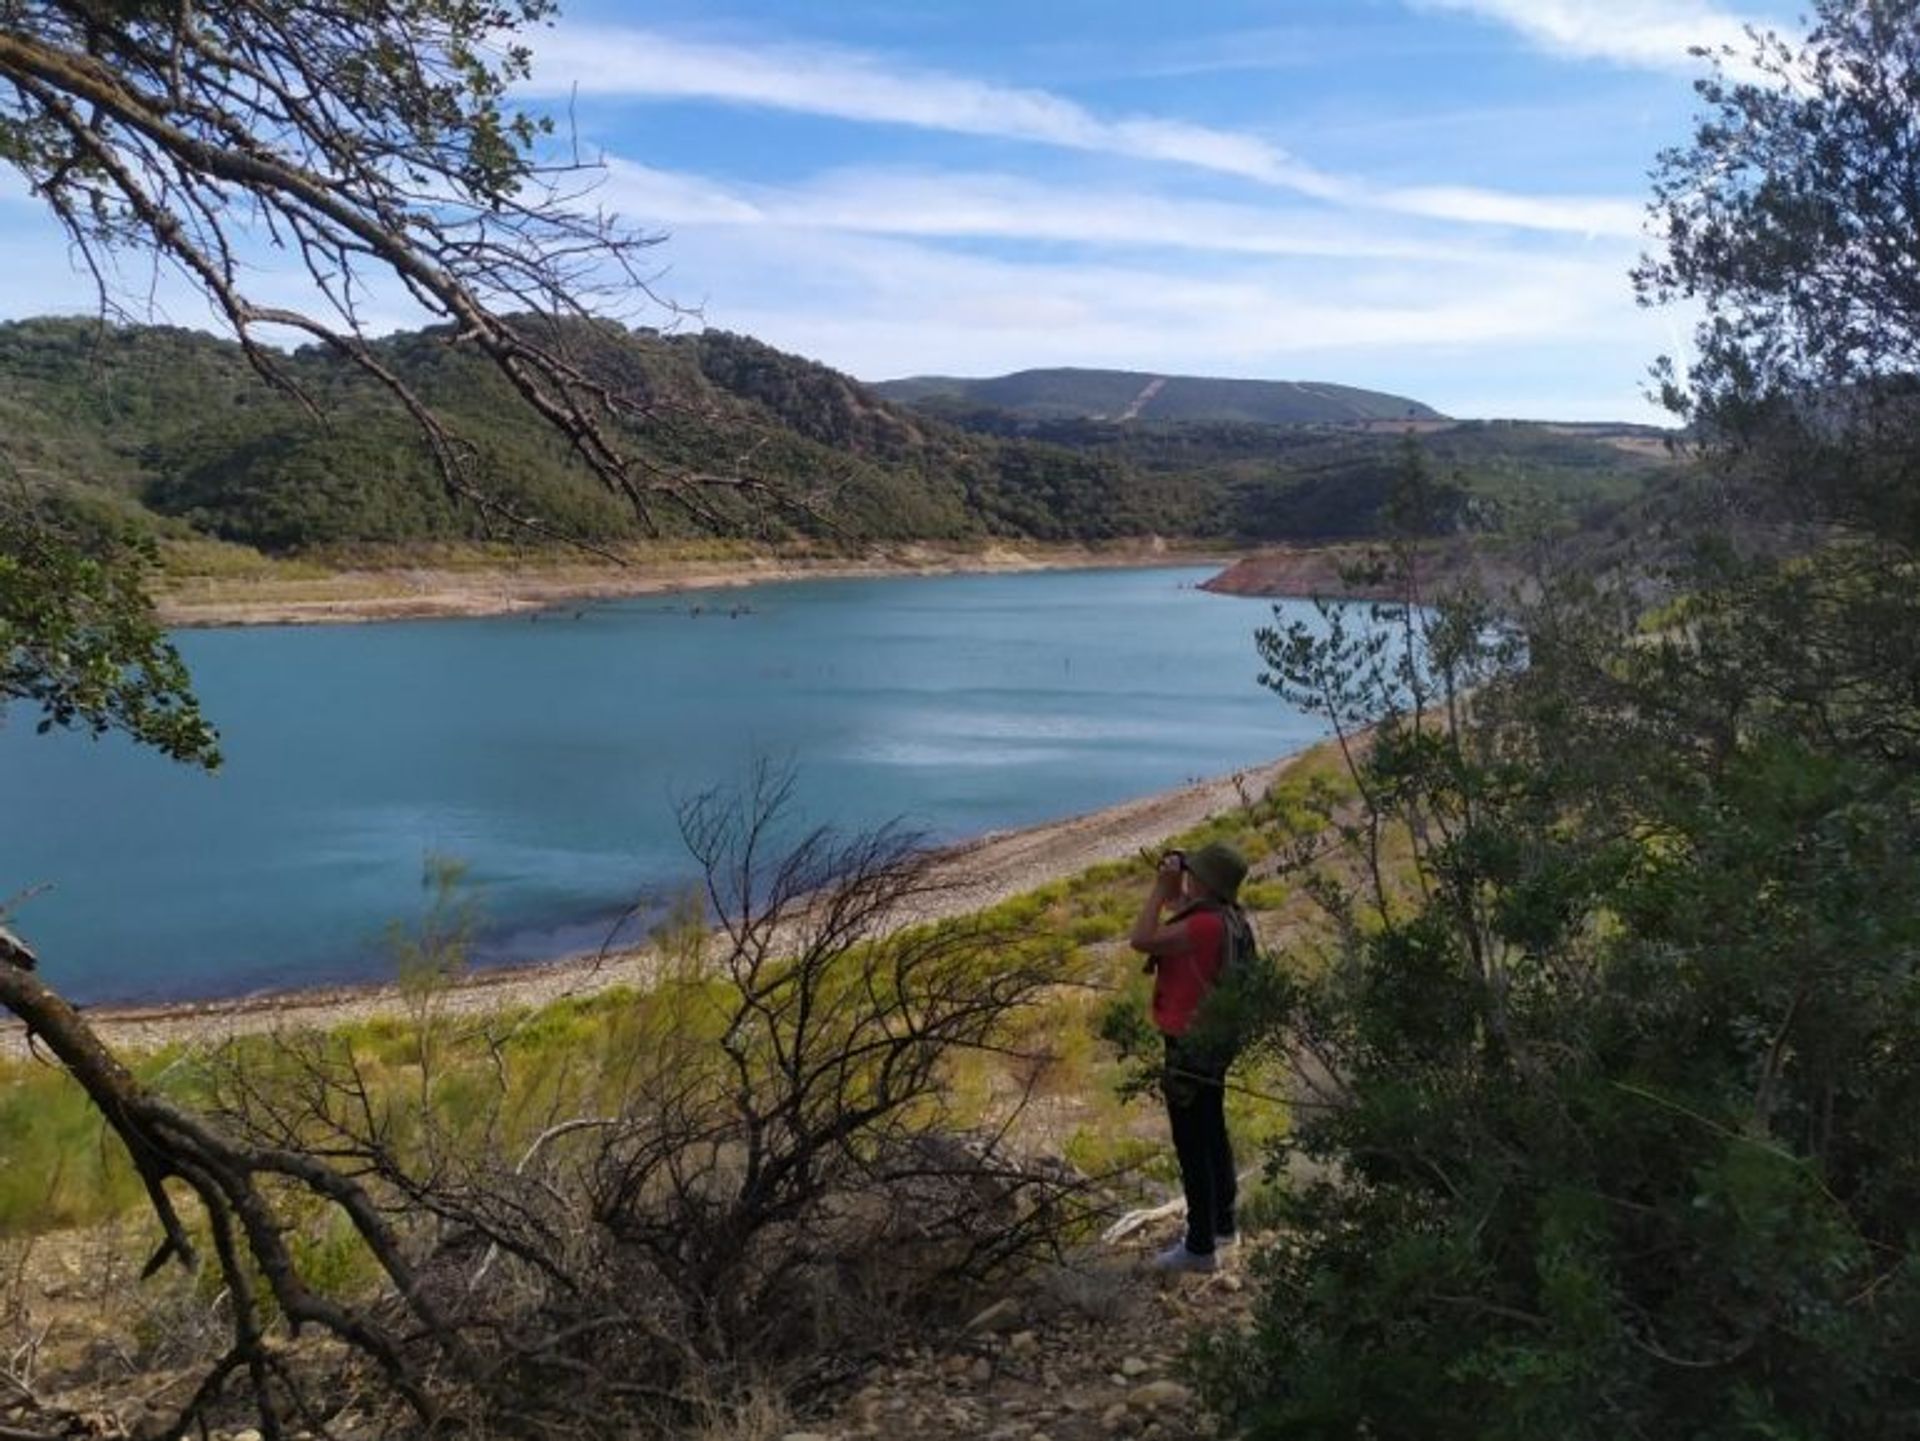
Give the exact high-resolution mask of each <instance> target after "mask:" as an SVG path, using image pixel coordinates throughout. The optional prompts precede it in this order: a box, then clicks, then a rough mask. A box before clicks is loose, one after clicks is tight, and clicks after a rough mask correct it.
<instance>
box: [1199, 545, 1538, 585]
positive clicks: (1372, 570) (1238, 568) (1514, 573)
mask: <svg viewBox="0 0 1920 1441" xmlns="http://www.w3.org/2000/svg"><path fill="white" fill-rule="evenodd" d="M1384 559H1385V554H1384V552H1383V551H1381V550H1380V549H1378V548H1377V547H1369V546H1364V545H1331V546H1282V547H1276V548H1274V549H1272V550H1262V551H1256V552H1255V553H1253V554H1252V555H1248V556H1243V557H1241V558H1240V559H1239V560H1237V561H1235V562H1234V563H1233V564H1232V565H1230V566H1228V567H1227V568H1226V569H1225V570H1223V571H1221V572H1220V574H1218V575H1216V576H1214V577H1213V579H1211V580H1209V581H1206V582H1205V583H1203V584H1202V585H1201V587H1200V588H1201V589H1202V590H1210V591H1215V592H1217V593H1219V594H1221V595H1263V596H1275V597H1282V596H1289V597H1295V598H1315V597H1327V598H1338V599H1349V600H1398V599H1400V598H1401V596H1402V595H1403V594H1404V587H1403V586H1402V585H1401V583H1400V581H1399V580H1398V578H1397V577H1392V576H1385V575H1381V574H1379V572H1380V571H1381V569H1382V566H1381V564H1380V563H1381V562H1383V561H1384ZM1415 578H1416V580H1417V581H1418V583H1419V588H1420V591H1421V593H1422V594H1425V595H1437V594H1439V593H1440V592H1442V591H1446V590H1451V589H1454V588H1456V587H1458V586H1461V585H1463V584H1468V583H1476V584H1478V585H1480V586H1482V587H1486V588H1490V589H1495V590H1504V589H1506V588H1507V587H1509V586H1511V585H1512V584H1513V583H1514V582H1515V581H1516V580H1517V579H1518V578H1519V568H1518V565H1517V562H1516V560H1515V559H1514V558H1513V557H1511V556H1508V555H1504V554H1501V553H1499V552H1498V551H1496V550H1493V549H1490V548H1488V547H1487V546H1485V545H1476V544H1474V543H1472V542H1470V541H1465V540H1456V541H1445V542H1440V543H1438V544H1435V545H1430V546H1423V547H1422V548H1421V549H1420V550H1419V551H1418V552H1417V554H1416V559H1415Z"/></svg>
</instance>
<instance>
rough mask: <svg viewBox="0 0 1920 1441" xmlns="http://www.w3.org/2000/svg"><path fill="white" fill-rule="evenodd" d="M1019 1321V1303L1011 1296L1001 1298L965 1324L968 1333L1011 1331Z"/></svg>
mask: <svg viewBox="0 0 1920 1441" xmlns="http://www.w3.org/2000/svg"><path fill="white" fill-rule="evenodd" d="M1019 1320H1020V1303H1019V1302H1018V1301H1016V1300H1014V1299H1013V1297H1011V1296H1005V1297H1002V1298H1001V1299H1000V1300H998V1301H995V1302H994V1303H993V1304H992V1305H991V1306H989V1307H987V1309H986V1310H984V1311H982V1312H981V1313H980V1314H979V1315H977V1316H975V1317H974V1318H973V1319H972V1320H971V1321H969V1322H967V1329H968V1330H969V1331H1011V1330H1012V1329H1013V1328H1014V1326H1015V1325H1017V1324H1018V1323H1019Z"/></svg>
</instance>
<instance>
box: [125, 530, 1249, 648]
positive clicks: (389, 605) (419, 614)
mask: <svg viewBox="0 0 1920 1441" xmlns="http://www.w3.org/2000/svg"><path fill="white" fill-rule="evenodd" d="M1232 559H1233V557H1232V555H1231V554H1230V553H1224V552H1222V551H1221V550H1219V549H1217V548H1216V549H1207V550H1186V549H1182V548H1180V547H1177V546H1169V545H1168V544H1166V543H1165V542H1163V541H1159V540H1156V539H1147V540H1142V541H1139V542H1137V543H1129V544H1126V545H1116V546H1112V547H1098V548H1095V547H1088V546H996V545H990V546H985V547H982V548H980V549H974V550H968V549H949V548H946V547H940V546H933V545H925V544H909V545H898V546H889V547H885V548H875V549H874V550H872V551H870V552H868V553H866V554H864V555H855V556H838V555H810V554H803V553H783V552H778V551H775V552H770V553H768V554H765V555H760V556H739V557H729V558H726V559H720V560H698V559H679V558H665V559H662V558H655V557H648V556H645V555H639V556H636V557H635V558H634V559H632V560H631V561H629V562H627V563H624V564H616V563H614V562H612V561H585V560H574V561H562V562H556V561H539V562H533V563H529V564H526V565H510V564H509V565H482V566H460V565H446V564H433V563H423V564H419V565H381V566H368V567H366V568H345V569H341V570H338V571H335V572H333V573H332V574H329V575H325V576H317V577H301V578H295V579H282V578H279V577H275V576H249V577H189V578H186V579H182V580H179V581H176V582H174V583H172V584H171V585H169V586H167V587H165V588H163V589H162V590H161V592H160V593H159V594H158V595H157V597H156V599H155V608H156V610H157V612H158V614H159V617H160V620H161V623H162V624H163V625H165V626H167V627H169V628H171V629H177V630H194V629H204V628H210V627H226V626H273V625H354V624H366V623H370V622H376V621H394V620H425V619H433V618H444V617H473V616H495V615H514V614H521V613H526V614H529V615H537V614H538V613H539V612H542V611H549V610H553V609H555V608H558V607H562V606H566V605H569V604H578V603H583V602H593V601H601V600H620V599H624V598H628V597H633V596H644V595H661V594H667V593H671V592H677V591H695V590H720V589H732V588H737V587H746V586H757V585H768V584H775V583H778V582H782V581H796V580H845V579H867V578H880V577H892V576H912V575H971V574H1001V573H1018V572H1027V571H1047V570H1101V569H1123V568H1148V567H1154V566H1166V565H1219V566H1225V565H1228V564H1230V563H1231V561H1232Z"/></svg>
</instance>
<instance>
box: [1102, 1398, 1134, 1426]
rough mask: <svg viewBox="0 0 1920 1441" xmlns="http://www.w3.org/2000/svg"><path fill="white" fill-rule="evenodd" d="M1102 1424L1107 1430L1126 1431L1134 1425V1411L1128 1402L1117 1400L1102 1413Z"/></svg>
mask: <svg viewBox="0 0 1920 1441" xmlns="http://www.w3.org/2000/svg"><path fill="white" fill-rule="evenodd" d="M1100 1425H1101V1428H1102V1429H1103V1430H1107V1431H1125V1430H1126V1429H1127V1428H1128V1427H1129V1426H1131V1425H1133V1413H1132V1412H1131V1411H1129V1410H1128V1409H1127V1403H1126V1402H1124V1401H1116V1402H1114V1403H1113V1404H1112V1405H1111V1406H1109V1407H1107V1409H1106V1410H1105V1411H1102V1412H1101V1413H1100Z"/></svg>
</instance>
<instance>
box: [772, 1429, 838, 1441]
mask: <svg viewBox="0 0 1920 1441" xmlns="http://www.w3.org/2000/svg"><path fill="white" fill-rule="evenodd" d="M780 1441H833V1438H832V1437H831V1436H829V1435H827V1434H826V1433H825V1432H824V1431H789V1432H787V1434H786V1435H784V1436H782V1437H781V1438H780Z"/></svg>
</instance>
